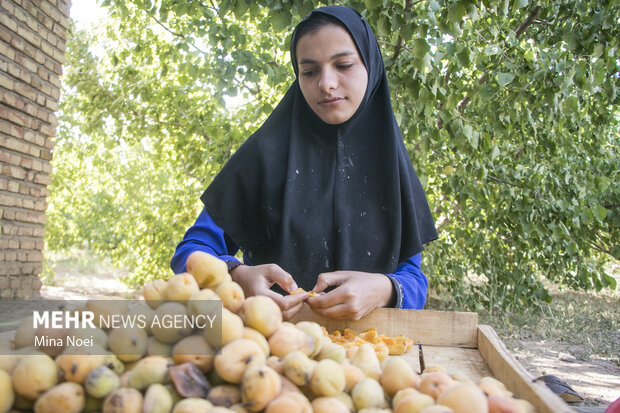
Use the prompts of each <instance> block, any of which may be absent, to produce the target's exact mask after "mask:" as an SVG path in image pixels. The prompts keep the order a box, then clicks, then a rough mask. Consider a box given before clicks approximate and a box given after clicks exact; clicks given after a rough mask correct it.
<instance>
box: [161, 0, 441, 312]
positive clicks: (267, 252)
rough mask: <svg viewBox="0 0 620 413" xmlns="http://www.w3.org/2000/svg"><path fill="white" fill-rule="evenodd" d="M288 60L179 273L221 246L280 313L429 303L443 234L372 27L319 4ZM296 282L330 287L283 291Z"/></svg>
mask: <svg viewBox="0 0 620 413" xmlns="http://www.w3.org/2000/svg"><path fill="white" fill-rule="evenodd" d="M291 61H292V64H293V69H294V71H295V75H296V80H295V81H294V82H293V84H292V85H291V87H290V88H289V90H288V91H287V93H286V94H285V96H284V97H283V98H282V101H281V102H280V103H279V104H278V106H277V107H276V108H275V110H274V111H273V113H272V114H271V115H270V116H269V118H268V119H267V120H266V121H265V123H264V124H263V125H262V126H261V127H260V128H259V129H258V130H257V131H256V132H255V133H254V134H252V136H250V137H249V138H248V139H247V140H246V142H245V143H244V144H243V145H242V146H241V147H240V148H239V150H238V151H237V152H236V153H235V154H234V155H233V156H232V157H231V158H230V160H229V161H228V162H227V164H226V165H225V166H224V167H223V169H222V170H221V171H220V173H219V174H218V175H217V176H216V177H215V179H214V180H213V182H212V183H211V185H209V187H208V188H207V190H206V191H205V192H204V194H203V195H202V197H201V199H202V201H203V203H204V205H205V208H204V210H203V212H202V213H201V215H200V216H199V217H198V220H197V221H196V223H195V225H194V226H193V227H191V228H190V229H189V230H188V231H187V233H186V234H185V237H184V239H183V241H182V242H181V243H180V244H179V245H178V247H177V250H176V252H175V255H174V257H173V259H172V263H171V267H172V269H173V271H174V272H176V273H178V272H182V271H185V261H186V259H187V257H188V256H189V254H190V253H191V252H193V251H195V250H202V251H206V252H208V253H210V254H213V255H216V256H219V257H220V258H222V259H223V260H225V261H227V262H228V263H229V269H230V273H231V276H232V278H233V280H235V281H236V282H238V283H239V284H240V285H241V286H242V288H243V290H244V292H245V294H246V295H247V296H251V295H258V294H263V295H268V296H270V297H272V298H273V299H274V300H275V301H276V302H277V303H278V305H279V306H280V307H281V309H282V312H283V315H284V317H285V319H288V318H290V317H292V316H293V315H294V314H295V313H296V312H297V311H298V310H299V309H300V308H301V306H302V305H303V303H304V302H306V303H307V304H308V305H309V306H310V307H311V308H312V309H313V311H315V312H317V313H318V314H321V315H323V316H326V317H330V318H343V319H359V318H361V317H363V316H364V315H366V314H368V313H369V312H370V311H372V310H373V309H374V308H377V307H384V306H391V307H398V308H422V307H423V306H424V303H425V301H426V289H427V280H426V277H425V276H424V274H423V273H422V271H421V269H420V253H421V251H422V248H423V245H424V244H425V243H427V242H430V241H432V240H434V239H435V238H437V233H436V231H435V226H434V221H433V218H432V215H431V212H430V209H429V207H428V203H427V200H426V196H425V194H424V191H423V189H422V186H421V184H420V181H419V179H418V177H417V175H416V173H415V171H414V169H413V166H412V165H411V161H410V160H409V157H408V154H407V151H406V149H405V146H404V143H403V139H402V135H401V133H400V130H399V128H398V125H397V123H396V120H395V118H394V114H393V111H392V106H391V103H390V93H389V88H388V84H387V78H386V74H385V68H384V65H383V59H382V57H381V52H380V50H379V46H378V43H377V40H376V38H375V36H374V34H373V33H372V30H371V28H370V26H369V24H368V23H367V22H366V20H364V18H363V17H362V16H361V15H360V14H359V13H358V12H356V11H355V10H353V9H351V8H348V7H341V6H329V7H322V8H319V9H316V10H314V11H313V12H312V13H310V14H309V15H308V16H307V17H305V18H304V19H303V21H302V22H301V23H300V24H299V25H298V26H297V28H296V29H295V31H294V32H293V36H292V40H291ZM239 248H240V249H241V251H242V252H243V260H244V264H243V265H241V263H240V262H239V261H237V260H236V259H235V258H234V255H235V253H236V252H237V251H238V249H239ZM298 286H299V287H301V288H303V289H304V290H306V291H309V290H313V291H315V292H319V293H324V292H326V294H320V295H318V296H316V297H309V296H308V295H307V294H294V295H288V294H287V293H290V292H292V291H294V290H296V289H297V288H298Z"/></svg>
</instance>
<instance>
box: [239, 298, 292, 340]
mask: <svg viewBox="0 0 620 413" xmlns="http://www.w3.org/2000/svg"><path fill="white" fill-rule="evenodd" d="M238 314H239V316H241V318H242V319H243V323H244V324H245V325H246V326H248V327H252V328H253V329H255V330H258V331H259V332H260V333H261V334H262V335H264V336H265V337H267V338H269V337H270V336H271V335H272V334H273V333H275V332H276V330H278V328H280V325H282V311H281V310H280V307H279V306H278V304H276V302H275V301H273V300H272V299H271V298H269V297H267V296H264V295H255V296H252V297H248V298H246V299H245V301H244V302H243V305H242V306H241V308H240V309H239V312H238Z"/></svg>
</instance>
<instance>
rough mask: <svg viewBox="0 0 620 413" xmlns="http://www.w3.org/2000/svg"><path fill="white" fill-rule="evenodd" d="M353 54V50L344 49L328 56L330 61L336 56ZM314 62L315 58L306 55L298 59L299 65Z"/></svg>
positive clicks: (336, 57)
mask: <svg viewBox="0 0 620 413" xmlns="http://www.w3.org/2000/svg"><path fill="white" fill-rule="evenodd" d="M354 54H355V52H352V51H350V50H345V51H344V52H340V53H336V54H334V55H332V56H331V57H330V58H329V60H330V61H331V60H335V59H338V58H340V57H344V56H351V55H354ZM316 63H317V61H316V60H312V59H308V58H307V57H304V58H302V59H301V60H300V61H299V64H300V65H305V64H316Z"/></svg>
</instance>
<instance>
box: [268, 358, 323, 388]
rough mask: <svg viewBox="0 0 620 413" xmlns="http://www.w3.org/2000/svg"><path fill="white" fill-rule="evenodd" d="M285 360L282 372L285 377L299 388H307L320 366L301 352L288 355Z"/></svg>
mask: <svg viewBox="0 0 620 413" xmlns="http://www.w3.org/2000/svg"><path fill="white" fill-rule="evenodd" d="M272 357H273V356H272ZM283 360H284V365H283V369H282V370H283V373H284V376H285V377H286V378H288V379H289V380H290V381H292V382H293V383H295V384H296V385H297V386H305V385H306V384H308V383H310V380H311V379H312V376H313V373H314V370H315V368H316V367H317V365H318V364H319V363H318V362H317V361H316V360H312V359H311V358H309V357H308V356H307V355H306V353H304V352H303V351H300V350H296V351H292V352H290V353H288V354H287V355H286V357H284V359H283ZM332 361H333V360H332ZM334 363H335V362H334Z"/></svg>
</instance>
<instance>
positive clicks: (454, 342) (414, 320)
mask: <svg viewBox="0 0 620 413" xmlns="http://www.w3.org/2000/svg"><path fill="white" fill-rule="evenodd" d="M301 320H308V321H315V322H317V323H319V324H321V325H322V326H324V327H325V328H326V329H327V331H333V330H342V329H344V328H351V329H353V330H355V331H357V332H362V331H364V330H366V329H368V328H372V327H374V328H376V329H377V331H378V332H379V334H385V335H388V336H396V335H399V334H404V335H405V336H407V337H409V338H411V339H412V340H413V342H414V343H415V344H422V345H425V344H428V345H435V346H452V347H465V348H476V347H477V346H478V335H477V330H476V328H477V326H478V314H477V313H466V312H455V311H430V310H400V309H395V308H377V309H375V310H374V311H372V312H371V313H370V314H368V315H367V316H366V317H364V318H362V319H361V320H358V321H347V320H332V319H329V318H324V317H321V316H319V315H317V314H315V313H314V312H313V311H312V310H311V309H310V307H308V306H307V305H304V306H303V307H302V309H301V310H300V311H299V312H298V313H297V314H296V315H295V316H294V317H293V318H292V319H291V320H290V321H291V322H293V323H296V322H297V321H301Z"/></svg>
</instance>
